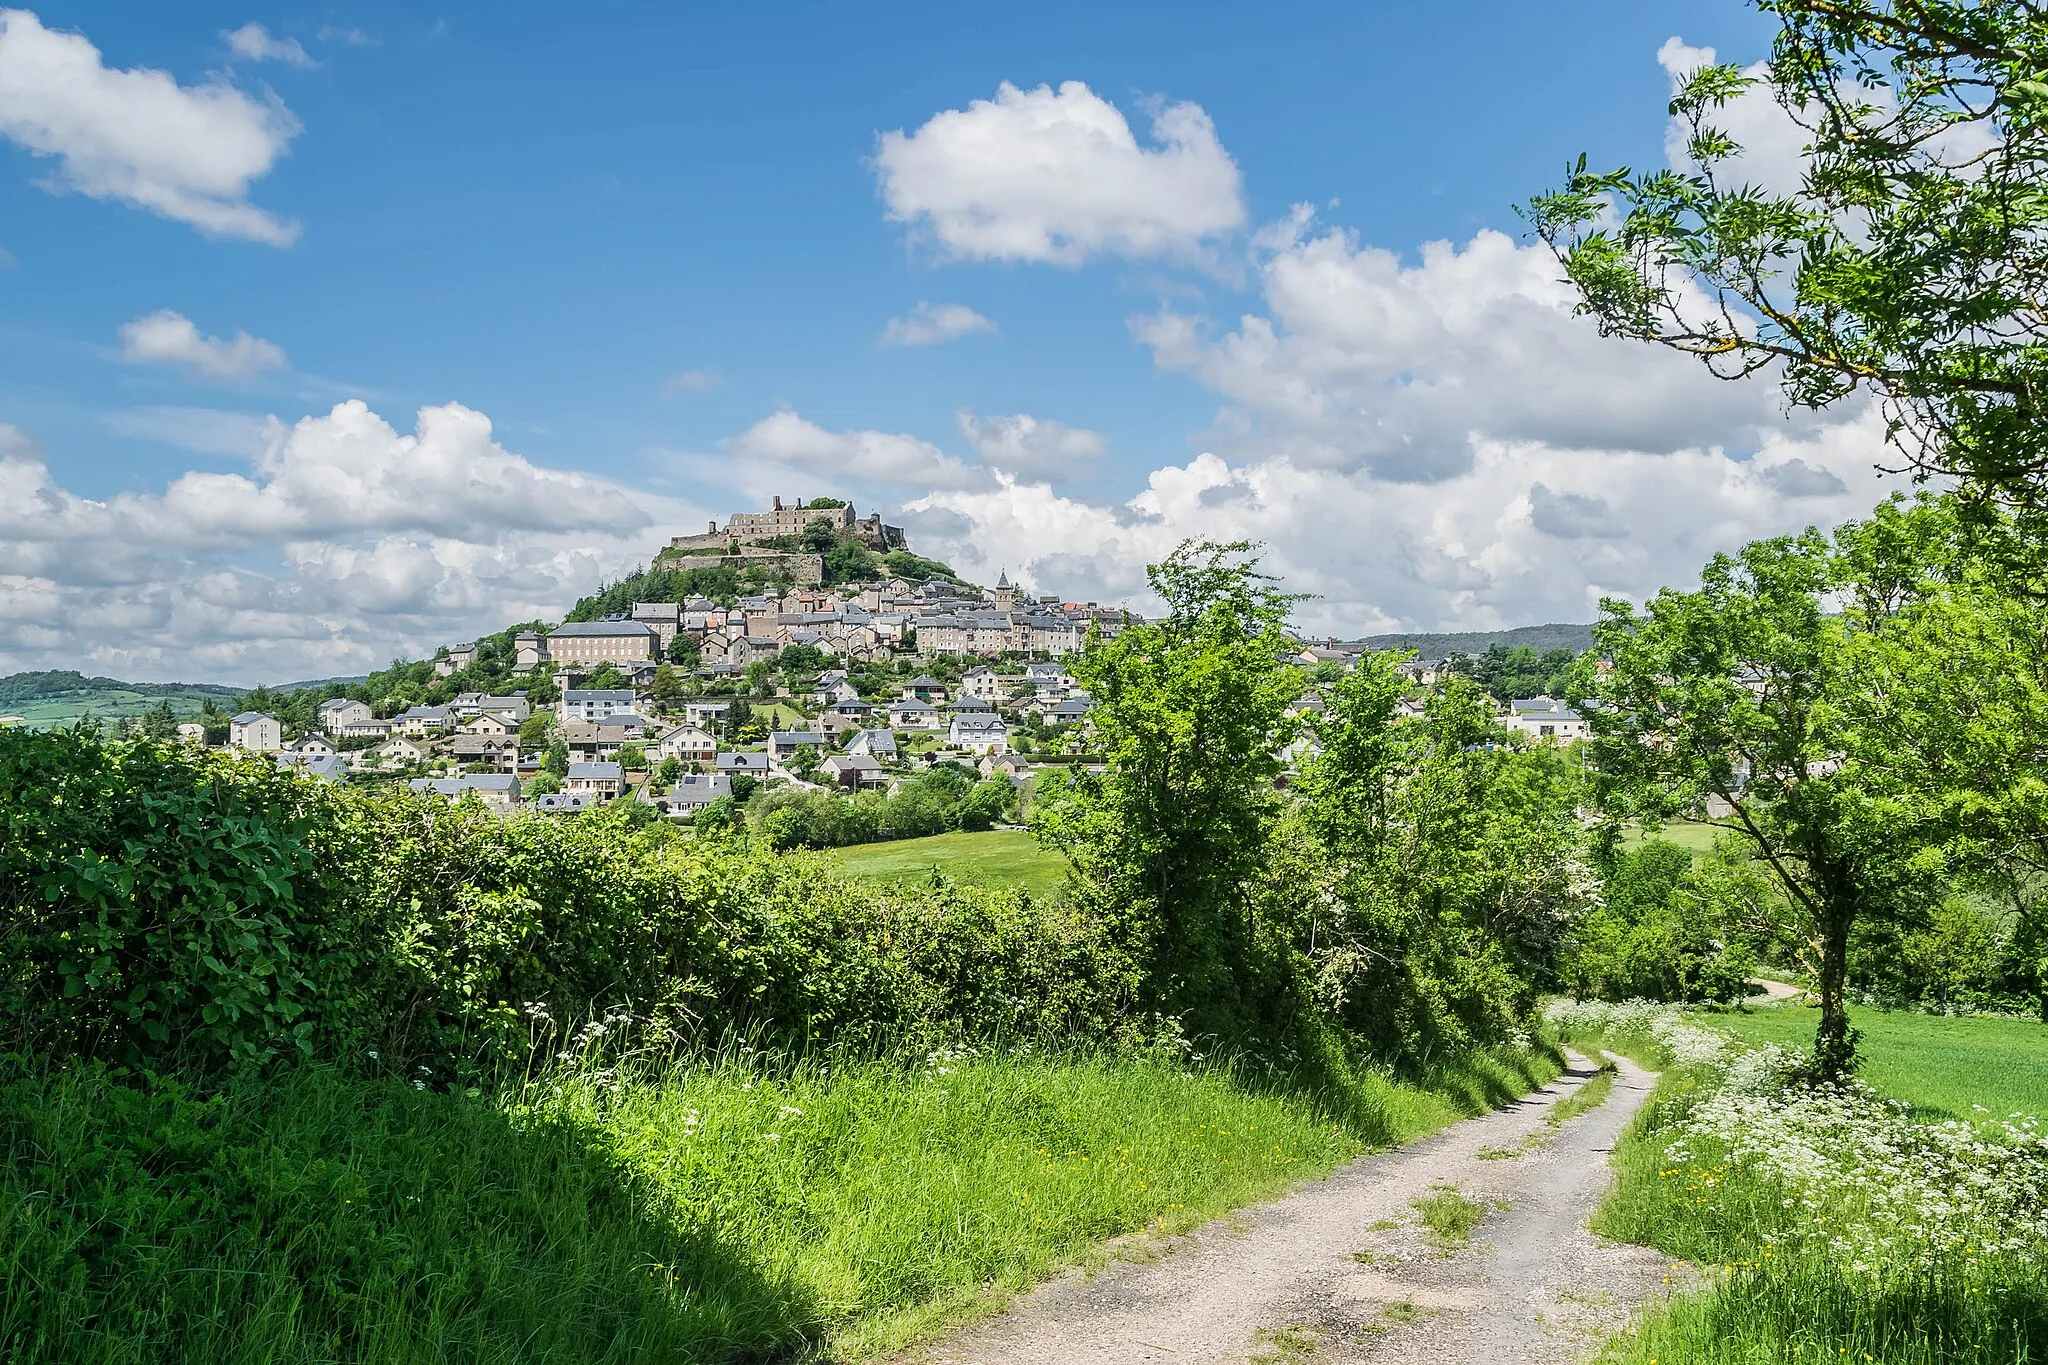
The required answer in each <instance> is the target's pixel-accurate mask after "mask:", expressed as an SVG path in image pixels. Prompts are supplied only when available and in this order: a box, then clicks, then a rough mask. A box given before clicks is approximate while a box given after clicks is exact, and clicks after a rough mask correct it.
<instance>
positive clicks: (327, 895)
mask: <svg viewBox="0 0 2048 1365" xmlns="http://www.w3.org/2000/svg"><path fill="white" fill-rule="evenodd" d="M790 814H791V815H793V814H794V811H791V812H790ZM649 816H651V811H649V810H648V809H647V808H646V807H645V806H644V805H642V804H641V803H634V802H616V803H613V804H612V805H611V806H608V807H605V808H603V809H602V810H598V811H593V812H589V813H586V814H585V815H583V816H579V817H577V818H574V819H555V818H550V817H546V816H540V815H514V816H511V817H504V816H498V815H493V814H491V813H489V812H487V811H484V810H482V809H480V808H475V807H473V806H469V805H457V806H450V805H448V804H447V803H446V802H443V801H440V800H438V799H435V798H431V797H426V796H422V795H419V794H415V793H411V792H404V791H393V790H384V791H369V792H363V791H352V790H346V789H340V788H337V787H335V786H334V785H332V784H326V783H319V782H314V781H310V780H307V779H304V778H303V777H301V776H299V775H297V774H294V773H280V772H278V771H277V770H276V769H275V768H274V766H272V765H270V764H268V763H265V762H262V761H258V760H238V759H235V758H230V757H228V756H225V755H220V754H206V753H194V752H192V751H190V750H187V749H184V748H180V747H176V746H166V745H159V744H154V743H151V742H149V741H141V740H138V741H132V742H126V743H121V744H112V745H101V744H98V743H96V742H93V741H91V740H89V739H85V738H81V737H77V736H70V735H36V734H28V733H22V732H11V731H10V732H0V822H4V823H0V896H4V897H6V900H5V903H4V904H5V909H6V911H7V919H6V928H5V937H4V939H0V950H4V951H5V954H6V967H5V969H4V971H5V975H4V977H0V981H4V986H5V993H4V997H0V1027H4V1028H5V1030H6V1034H7V1040H8V1042H9V1043H10V1044H11V1045H12V1046H14V1047H16V1048H17V1049H19V1050H21V1051H24V1052H36V1053H49V1054H54V1055H58V1056H79V1057H99V1058H104V1059H107V1060H110V1061H120V1062H124V1063H129V1064H144V1065H163V1064H170V1063H182V1064H188V1065H191V1066H195V1067H199V1068H201V1069H206V1068H213V1067H219V1066H222V1065H226V1064H230V1063H234V1062H256V1061H262V1060H265V1059H268V1058H271V1057H275V1056H278V1055H280V1054H283V1053H295V1054H299V1055H315V1056H326V1057H330V1058H335V1059H338V1060H342V1061H346V1062H349V1063H351V1064H360V1063H361V1061H362V1059H363V1058H364V1057H365V1056H366V1055H368V1054H369V1053H372V1052H374V1053H376V1054H377V1055H378V1056H379V1057H380V1058H381V1063H380V1064H381V1065H385V1066H391V1065H399V1064H403V1065H406V1066H408V1067H411V1066H417V1065H422V1064H424V1065H426V1066H428V1067H430V1068H431V1069H432V1073H433V1074H434V1075H436V1076H446V1075H448V1074H451V1073H469V1072H473V1071H476V1070H477V1069H479V1068H483V1067H487V1066H490V1065H493V1064H497V1063H503V1062H509V1061H516V1060H518V1059H520V1058H522V1057H525V1056H528V1055H531V1054H532V1053H533V1052H535V1051H536V1050H541V1049H547V1048H551V1047H553V1046H556V1045H557V1043H558V1041H559V1040H558V1038H557V1037H556V1034H555V1025H554V1023H553V1021H554V1020H565V1021H576V1020H581V1019H584V1018H586V1017H592V1016H595V1015H597V1014H600V1013H604V1012H607V1011H613V1010H625V1011H627V1012H629V1013H630V1014H631V1015H632V1016H633V1017H634V1019H635V1022H636V1027H638V1028H639V1029H640V1030H642V1031H643V1032H644V1033H645V1034H646V1035H648V1036H649V1037H651V1038H656V1039H659V1038H674V1037H679V1036H684V1035H691V1036H695V1035H703V1034H707V1033H708V1034H718V1033H721V1032H724V1031H729V1030H741V1031H753V1032H755V1033H758V1034H760V1035H762V1036H764V1037H768V1038H773V1039H781V1040H785V1041H792V1042H797V1041H803V1042H823V1041H829V1040H832V1039H839V1038H845V1037H861V1038H873V1037H880V1036H884V1035H887V1036H891V1037H895V1038H899V1039H911V1040H913V1041H914V1040H917V1039H924V1038H934V1037H936V1038H954V1037H959V1036H966V1035H982V1036H986V1035H989V1034H992V1033H1006V1032H1016V1033H1022V1034H1026V1035H1031V1034H1036V1033H1038V1032H1041V1031H1044V1032H1049V1033H1056V1034H1063V1035H1069V1036H1074V1037H1080V1038H1088V1037H1094V1038H1104V1037H1109V1036H1112V1035H1115V1034H1116V1033H1117V1032H1118V1031H1119V1030H1120V1029H1122V1028H1124V1027H1125V1026H1126V1023H1127V1019H1128V1017H1129V1016H1130V1014H1131V1010H1130V1006H1129V999H1130V981H1129V971H1130V969H1129V966H1128V964H1127V962H1126V961H1125V960H1124V958H1123V957H1122V956H1121V955H1120V954H1119V953H1118V952H1116V951H1115V950H1114V948H1113V947H1112V946H1110V945H1108V944H1107V943H1105V942H1104V941H1103V940H1102V939H1101V937H1100V935H1099V934H1098V933H1097V932H1096V931H1095V930H1094V929H1093V928H1092V927H1091V926H1090V925H1088V924H1086V923H1085V922H1083V921H1080V920H1079V919H1076V918H1074V917H1071V916H1069V915H1067V914H1065V913H1064V912H1063V911H1060V910H1058V909H1057V908H1055V907H1051V906H1045V905H1040V904H1037V903H1034V902H1033V901H1032V900H1031V899H1030V898H1029V897H1028V896H1026V895H1025V894H1023V893H1022V892H1016V891H990V890H983V889H979V888H973V887H959V888H947V889H944V890H939V891H909V890H896V889H890V888H881V887H875V886H868V885H846V884H842V883H840V882H837V881H835V880H833V878H832V877H831V875H830V873H829V871H828V869H827V868H825V867H824V866H823V865H822V864H821V863H817V862H814V861H812V860H808V859H778V858H776V857H774V856H772V855H771V853H770V851H769V850H768V849H767V848H766V847H754V848H750V847H748V846H747V845H746V844H745V843H738V844H735V843H732V842H730V841H720V840H710V841H706V842H703V843H697V842H695V841H693V840H691V839H690V838H689V837H688V836H687V835H686V834H684V833H683V832H681V831H678V830H675V829H673V828H671V827H669V826H668V825H666V824H665V823H664V822H660V821H652V820H650V819H649V818H648V817H649ZM785 818H787V817H785ZM543 1006H544V1007H545V1008H542V1007H543Z"/></svg>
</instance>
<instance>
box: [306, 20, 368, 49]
mask: <svg viewBox="0 0 2048 1365" xmlns="http://www.w3.org/2000/svg"><path fill="white" fill-rule="evenodd" d="M315 36H317V37H318V38H319V39H320V41H321V42H323V43H340V44H341V45H342V46H344V47H375V46H376V45H377V40H376V38H374V37H373V36H371V35H370V34H368V33H365V32H363V31H362V30H361V29H359V28H336V27H333V26H331V25H330V26H329V27H327V28H323V29H321V30H320V32H319V33H318V34H317V35H315Z"/></svg>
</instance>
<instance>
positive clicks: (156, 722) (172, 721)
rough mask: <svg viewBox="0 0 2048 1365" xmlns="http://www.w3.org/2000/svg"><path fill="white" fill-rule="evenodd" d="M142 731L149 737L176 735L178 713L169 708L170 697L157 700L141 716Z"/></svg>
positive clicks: (163, 737) (167, 737) (174, 737)
mask: <svg viewBox="0 0 2048 1365" xmlns="http://www.w3.org/2000/svg"><path fill="white" fill-rule="evenodd" d="M142 733H143V735H144V736H145V737H147V738H149V739H176V738H177V737H178V713H177V712H175V711H173V710H172V709H171V701H170V698H168V697H165V698H164V699H163V700H161V701H159V702H158V703H157V704H156V705H155V706H152V707H151V708H150V709H149V711H148V712H147V713H146V714H145V715H144V716H143V717H142Z"/></svg>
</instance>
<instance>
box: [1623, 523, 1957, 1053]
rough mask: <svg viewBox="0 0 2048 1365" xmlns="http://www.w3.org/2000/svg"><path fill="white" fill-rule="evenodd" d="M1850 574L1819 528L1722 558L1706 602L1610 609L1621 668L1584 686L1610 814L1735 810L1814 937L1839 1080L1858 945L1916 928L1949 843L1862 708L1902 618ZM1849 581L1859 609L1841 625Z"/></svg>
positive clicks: (1713, 567)
mask: <svg viewBox="0 0 2048 1365" xmlns="http://www.w3.org/2000/svg"><path fill="white" fill-rule="evenodd" d="M1844 567H1845V566H1844V562H1843V561H1841V560H1839V559H1838V558H1837V556H1836V554H1835V552H1834V547H1832V546H1831V545H1830V544H1829V542H1828V541H1827V540H1826V539H1825V538H1823V537H1822V536H1820V535H1819V534H1817V533H1815V532H1811V531H1809V532H1807V533H1806V534H1804V535H1801V536H1790V537H1782V538H1779V539H1775V540H1764V541H1757V542H1754V543H1752V544H1750V545H1748V546H1745V547H1744V548H1743V549H1742V551H1741V552H1740V553H1739V554H1737V555H1734V556H1729V555H1717V556H1716V557H1715V558H1714V559H1713V560H1712V561H1711V562H1710V563H1709V564H1708V565H1707V567H1706V569H1705V570H1704V571H1703V572H1702V574H1701V576H1700V577H1701V585H1700V589H1699V591H1697V592H1690V593H1684V592H1676V591H1673V590H1671V589H1665V590H1664V591H1662V592H1660V593H1658V594H1657V596H1656V597H1655V598H1653V599H1652V600H1651V601H1650V602H1649V604H1648V606H1647V608H1646V609H1645V610H1644V612H1643V613H1642V614H1640V615H1638V614H1637V613H1636V612H1635V610H1634V609H1633V608H1632V607H1631V606H1630V605H1629V604H1627V603H1625V602H1616V601H1609V602H1606V603H1604V604H1603V607H1602V609H1603V611H1604V613H1605V618H1604V619H1603V620H1602V621H1601V622H1600V623H1599V624H1598V625H1597V626H1595V628H1594V637H1595V639H1596V640H1597V641H1598V644H1599V647H1600V648H1601V649H1603V650H1605V651H1606V652H1607V654H1608V655H1609V657H1610V658H1611V659H1612V661H1613V667H1612V669H1611V671H1609V672H1607V673H1605V674H1594V673H1592V671H1591V670H1587V672H1586V673H1585V674H1583V675H1582V677H1584V678H1585V680H1586V685H1585V686H1584V687H1583V688H1582V693H1583V696H1584V697H1586V698H1589V699H1590V700H1591V702H1592V705H1591V707H1590V709H1589V711H1588V720H1589V722H1590V724H1591V727H1592V730H1593V733H1594V736H1595V738H1594V749H1595V753H1596V757H1597V761H1598V764H1599V767H1600V769H1601V771H1602V772H1603V773H1604V774H1605V775H1606V776H1607V777H1608V778H1609V779H1610V785H1609V787H1608V791H1607V796H1608V809H1609V810H1610V812H1613V813H1616V814H1620V815H1625V816H1633V817H1635V818H1638V819H1641V820H1643V821H1644V822H1645V823H1646V824H1648V825H1650V826H1652V827H1654V826H1655V825H1656V824H1657V823H1658V822H1659V821H1662V820H1664V819H1668V818H1672V817H1676V816H1689V815H1698V814H1700V813H1701V812H1702V811H1705V810H1707V809H1709V808H1710V806H1711V808H1712V809H1713V810H1715V811H1725V812H1727V815H1726V820H1725V823H1726V824H1728V825H1729V826H1730V828H1732V829H1733V830H1734V831H1736V832H1737V833H1738V834H1739V835H1741V836H1742V837H1743V839H1744V840H1745V841H1746V845H1747V851H1748V852H1749V853H1750V855H1751V856H1752V857H1754V858H1757V859H1759V860H1761V863H1762V865H1763V866H1765V867H1767V868H1768V869H1769V870H1770V872H1771V874H1772V875H1773V877H1774V878H1775V879H1776V880H1777V882H1778V883H1779V885H1780V886H1781V887H1782V888H1783V890H1784V892H1785V895H1786V898H1787V901H1788V902H1789V904H1790V906H1791V908H1792V911H1793V913H1794V914H1795V915H1796V916H1798V918H1799V919H1800V922H1801V924H1802V925H1803V937H1804V939H1805V948H1806V952H1807V954H1808V957H1809V963H1810V966H1811V968H1812V971H1813V976H1814V980H1815V983H1816V993H1817V995H1818V997H1819V1002H1820V1021H1819V1025H1818V1027H1817V1029H1816V1033H1815V1039H1814V1052H1813V1065H1814V1070H1815V1072H1816V1073H1817V1074H1818V1075H1820V1076H1821V1077H1823V1078H1826V1079H1834V1078H1835V1077H1838V1076H1840V1075H1841V1074H1842V1073H1843V1072H1845V1071H1846V1070H1848V1069H1849V1068H1850V1067H1851V1066H1852V1065H1853V1064H1854V1060H1855V1034H1854V1032H1853V1031H1852V1030H1851V1029H1850V1027H1849V1020H1848V1013H1847V985H1848V969H1849V953H1850V946H1851V941H1852V936H1853V934H1854V933H1855V932H1856V930H1857V928H1858V926H1859V924H1865V925H1867V924H1869V923H1870V922H1872V921H1879V920H1886V919H1894V920H1903V919H1907V918H1910V916H1911V915H1912V913H1913V911H1914V909H1915V908H1916V907H1917V906H1918V905H1920V904H1921V903H1922V899H1923V898H1924V896H1925V894H1926V885H1925V875H1924V874H1925V872H1926V870H1927V864H1926V863H1925V862H1924V861H1923V860H1922V859H1921V856H1920V855H1922V854H1925V853H1927V852H1928V851H1929V850H1930V849H1933V848H1935V847H1937V846H1938V845H1939V844H1940V843H1941V842H1942V841H1943V836H1942V831H1941V828H1940V822H1939V821H1938V819H1936V818H1933V817H1932V816H1931V815H1930V813H1929V810H1928V808H1927V803H1926V802H1925V801H1924V800H1922V799H1921V797H1922V796H1923V793H1922V792H1920V791H1919V790H1917V789H1915V788H1914V787H1913V786H1912V785H1911V784H1910V783H1906V782H1901V781H1900V780H1899V778H1900V774H1899V772H1898V770H1897V768H1896V767H1895V766H1894V765H1893V764H1892V763H1891V762H1890V761H1889V759H1888V757H1887V755H1886V754H1884V753H1883V752H1882V748H1881V746H1878V745H1875V744H1874V743H1873V739H1874V734H1873V732H1872V730H1871V729H1870V728H1869V726H1868V724H1867V718H1866V717H1864V716H1863V715H1862V713H1861V712H1859V710H1858V707H1857V703H1856V698H1857V694H1858V693H1859V691H1861V689H1862V688H1863V687H1864V681H1863V679H1862V677H1861V676H1860V675H1859V672H1858V669H1857V667H1856V664H1855V661H1856V657H1857V646H1856V645H1855V643H1854V640H1855V637H1856V636H1857V635H1859V634H1860V633H1863V632H1880V633H1881V632H1883V631H1884V630H1885V629H1886V627H1887V616H1888V608H1885V607H1884V604H1881V603H1872V602H1870V601H1869V600H1868V599H1866V598H1864V597H1862V596H1861V595H1859V594H1857V593H1856V592H1855V591H1854V587H1855V585H1854V584H1847V585H1845V583H1844V581H1843V570H1844ZM1845 586H1847V587H1849V589H1850V611H1849V612H1848V613H1846V614H1839V615H1838V614H1834V613H1831V612H1830V611H1829V610H1828V607H1829V604H1830V599H1831V598H1832V597H1833V596H1834V595H1835V594H1836V592H1837V591H1838V590H1840V589H1842V588H1844V587H1845ZM1865 605H1871V606H1877V607H1879V608H1880V610H1876V611H1868V612H1865V611H1861V610H1859V609H1858V608H1859V606H1865Z"/></svg>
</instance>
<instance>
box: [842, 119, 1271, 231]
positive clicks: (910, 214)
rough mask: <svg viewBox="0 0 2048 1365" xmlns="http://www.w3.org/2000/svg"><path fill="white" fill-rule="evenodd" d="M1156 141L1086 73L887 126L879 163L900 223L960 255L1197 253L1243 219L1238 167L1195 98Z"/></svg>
mask: <svg viewBox="0 0 2048 1365" xmlns="http://www.w3.org/2000/svg"><path fill="white" fill-rule="evenodd" d="M1152 142H1153V143H1154V144H1155V145H1154V146H1152V147H1150V148H1147V147H1143V146H1140V145H1139V143H1138V139H1137V138H1136V137H1135V136H1134V135H1133V134H1132V132H1131V127H1130V124H1129V123H1127V122H1126V121H1125V120H1124V116H1123V114H1122V113H1121V112H1119V111H1118V110H1117V108H1116V106H1115V105H1113V104H1111V103H1109V102H1108V101H1107V100H1105V99H1103V98H1102V97H1101V96H1099V95H1097V94H1096V93H1095V92H1094V91H1092V90H1090V89H1089V88H1088V87H1087V86H1086V85H1084V84H1082V83H1081V82H1080V81H1067V82H1066V83H1064V84H1063V85H1061V86H1060V88H1059V89H1058V90H1057V91H1055V90H1053V89H1052V88H1051V87H1050V86H1045V85H1041V86H1039V87H1038V88H1036V89H1034V90H1020V89H1018V88H1017V87H1016V86H1014V85H1011V84H1010V83H1009V82H1007V81H1005V82H1003V84H1002V85H1001V86H1000V87H998V88H997V90H996V96H995V98H994V99H992V100H975V101H974V102H973V103H971V104H970V105H968V107H967V108H965V109H948V110H946V111H944V112H942V113H939V114H935V115H933V116H932V117H931V118H930V119H929V120H928V121H926V122H925V124H924V125H923V126H922V127H920V128H918V129H917V130H916V131H915V132H911V133H904V132H901V131H897V132H891V133H884V134H883V135H882V137H881V139H880V142H879V144H878V146H877V149H876V153H875V161H874V165H875V171H876V174H877V176H878V178H879V180H880V182H881V192H882V202H883V205H884V207H885V209H886V212H887V214H888V217H889V218H890V220H891V221H893V222H899V223H908V224H910V225H912V228H913V231H915V232H918V233H920V234H924V235H928V236H929V237H930V238H931V240H933V241H934V242H936V243H937V245H938V246H939V248H940V249H941V250H942V251H943V252H944V253H945V254H946V255H948V256H950V257H953V258H955V259H962V260H996V261H1046V262H1052V263H1055V264H1059V265H1077V264H1079V263H1080V262H1082V261H1084V260H1086V259H1088V258H1089V257H1092V256H1102V255H1112V256H1122V257H1127V258H1133V259H1136V258H1145V257H1168V258H1180V259H1192V258H1198V257H1200V256H1201V255H1203V253H1204V251H1205V250H1206V249H1207V248H1208V247H1209V246H1210V245H1211V244H1213V243H1214V242H1215V241H1216V239H1218V238H1221V237H1225V236H1228V235H1229V234H1231V233H1234V232H1236V231H1237V230H1238V229H1239V228H1241V227H1242V226H1243V225H1244V221H1245V208H1244V199H1243V195H1242V191H1241V187H1240V184H1239V176H1238V170H1237V164H1236V163H1235V162H1233V161H1232V160H1231V159H1230V154H1229V153H1228V152H1226V151H1224V149H1223V146H1222V144H1221V143H1220V142H1218V141H1217V138H1216V128H1215V125H1214V124H1213V123H1211V122H1210V119H1209V116H1208V115H1207V114H1206V113H1204V112H1203V111H1202V109H1201V107H1200V106H1199V105H1196V104H1192V103H1182V104H1168V105H1163V106H1161V107H1159V108H1158V109H1157V111H1156V112H1155V113H1154V115H1153V119H1152Z"/></svg>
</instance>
